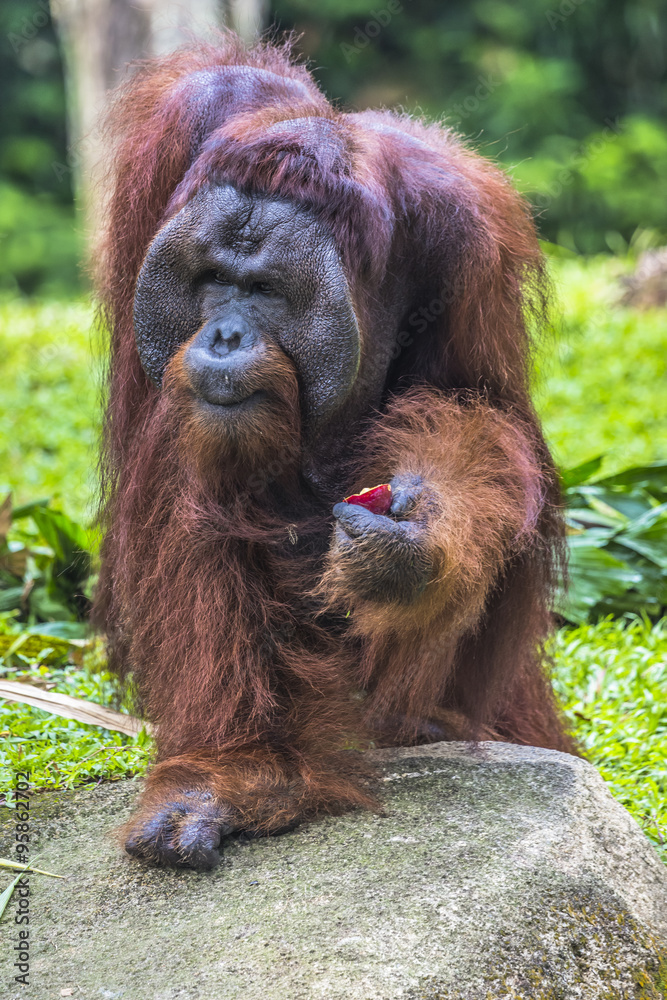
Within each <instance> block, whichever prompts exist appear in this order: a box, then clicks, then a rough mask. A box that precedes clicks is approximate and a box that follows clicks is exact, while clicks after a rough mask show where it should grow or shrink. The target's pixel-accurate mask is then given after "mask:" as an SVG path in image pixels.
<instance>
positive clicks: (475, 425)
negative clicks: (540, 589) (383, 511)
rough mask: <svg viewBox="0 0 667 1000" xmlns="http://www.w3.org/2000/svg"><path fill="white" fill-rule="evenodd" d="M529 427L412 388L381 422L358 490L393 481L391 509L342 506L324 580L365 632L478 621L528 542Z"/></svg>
mask: <svg viewBox="0 0 667 1000" xmlns="http://www.w3.org/2000/svg"><path fill="white" fill-rule="evenodd" d="M529 435H530V431H529V430H528V429H527V428H525V425H524V424H522V423H521V422H520V421H518V420H517V419H513V417H512V415H511V414H507V413H502V412H500V411H498V410H496V409H494V408H492V407H491V406H489V405H487V404H485V403H480V402H476V403H468V402H463V403H462V402H458V401H457V400H455V399H451V398H448V397H446V396H444V395H443V394H442V393H439V392H437V391H436V390H425V389H421V390H413V391H411V392H410V393H408V394H406V395H405V396H404V397H402V398H400V399H399V400H398V401H397V402H394V403H393V404H392V406H391V407H390V408H389V411H388V413H387V414H386V415H384V416H382V417H381V418H379V420H378V423H377V425H376V427H375V428H374V430H373V432H372V434H371V435H369V437H370V439H371V442H372V443H371V453H370V455H368V456H367V460H366V461H365V464H364V471H363V474H362V478H363V482H360V483H359V486H374V485H376V484H377V483H380V482H387V481H389V482H390V483H391V486H392V492H393V498H394V499H393V503H392V508H391V510H390V513H389V515H388V516H384V515H380V514H373V513H371V512H370V511H368V510H366V509H365V508H363V507H358V506H352V505H350V504H345V503H339V504H336V506H335V507H334V515H335V517H336V526H335V534H334V538H333V540H332V545H331V549H330V552H329V556H328V563H327V568H326V571H325V574H324V577H323V581H322V586H323V590H324V592H325V593H326V595H327V598H328V600H329V602H330V603H331V604H334V605H336V606H338V607H345V608H347V609H348V610H350V611H351V613H352V616H353V620H354V624H355V627H356V629H357V630H358V631H360V632H362V633H372V632H375V633H378V632H384V633H391V632H400V631H402V630H404V629H406V628H407V629H408V630H413V629H414V628H415V627H417V628H419V627H420V626H423V627H428V624H429V623H430V622H431V621H432V619H433V618H434V617H436V616H437V617H439V618H442V617H443V616H444V617H445V618H446V619H447V621H448V624H449V626H450V627H452V628H455V629H456V630H457V631H458V630H460V629H461V628H466V627H470V626H473V625H474V624H475V622H476V620H477V619H478V618H479V616H480V615H481V613H482V611H483V608H484V604H485V601H486V598H487V595H488V593H489V591H490V589H491V588H492V587H493V585H494V583H495V582H496V580H497V578H498V575H499V572H500V571H501V570H502V568H503V566H504V564H505V563H506V561H507V559H508V558H509V557H510V556H511V555H512V554H513V553H515V552H517V551H519V550H521V549H522V548H524V547H525V546H526V545H527V544H530V542H531V539H534V538H535V535H534V530H535V526H536V523H537V520H538V518H539V515H540V511H541V508H542V504H543V497H544V492H545V484H544V479H543V475H542V472H541V470H540V467H539V464H538V462H537V460H536V458H535V454H534V449H533V446H532V444H531V441H530V437H529Z"/></svg>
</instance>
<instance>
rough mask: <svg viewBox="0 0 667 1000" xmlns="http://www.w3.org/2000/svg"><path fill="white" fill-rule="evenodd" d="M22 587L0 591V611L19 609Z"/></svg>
mask: <svg viewBox="0 0 667 1000" xmlns="http://www.w3.org/2000/svg"><path fill="white" fill-rule="evenodd" d="M22 597H23V587H7V588H6V589H4V590H0V611H14V609H15V608H20V607H21V598H22Z"/></svg>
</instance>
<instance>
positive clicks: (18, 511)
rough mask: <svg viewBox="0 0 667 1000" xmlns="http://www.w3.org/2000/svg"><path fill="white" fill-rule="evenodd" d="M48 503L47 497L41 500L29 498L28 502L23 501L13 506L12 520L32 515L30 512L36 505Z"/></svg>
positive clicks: (35, 508) (43, 505)
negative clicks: (19, 504) (20, 504)
mask: <svg viewBox="0 0 667 1000" xmlns="http://www.w3.org/2000/svg"><path fill="white" fill-rule="evenodd" d="M49 503H50V499H49V497H46V498H44V499H42V500H31V501H30V503H24V504H22V506H20V507H14V508H13V509H12V521H18V520H19V519H20V518H22V517H32V514H33V513H34V511H35V510H37V508H38V507H47V506H48V504H49Z"/></svg>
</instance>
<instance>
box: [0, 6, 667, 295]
mask: <svg viewBox="0 0 667 1000" xmlns="http://www.w3.org/2000/svg"><path fill="white" fill-rule="evenodd" d="M47 11H48V5H47V3H46V0H3V3H2V5H0V87H1V88H2V93H3V98H4V108H3V111H4V114H3V117H2V120H1V121H0V246H1V247H2V248H3V251H4V252H3V254H2V257H1V258H0V290H1V289H3V288H5V289H9V290H11V291H14V292H16V291H18V292H21V293H23V294H32V293H34V292H39V293H40V294H43V295H49V294H59V293H63V292H68V293H70V292H72V291H74V290H76V288H77V287H78V286H79V285H80V277H79V274H78V269H77V259H78V256H79V253H80V248H81V245H82V241H81V238H80V234H78V233H77V232H76V228H75V226H74V221H75V217H74V212H73V208H72V190H71V181H72V177H71V171H70V170H69V168H68V166H67V162H68V161H67V153H66V128H65V91H64V84H63V71H62V64H61V58H60V54H59V49H58V44H57V38H56V36H55V33H54V30H53V26H52V24H51V22H50V20H49V17H48V13H47ZM271 18H272V20H273V22H274V24H275V25H276V27H277V28H279V29H281V30H291V29H295V30H296V32H297V33H301V35H302V37H301V40H300V41H299V43H298V46H297V47H298V49H299V50H300V51H301V52H303V53H304V54H305V55H306V56H307V57H308V58H309V59H310V60H311V66H312V68H313V71H314V73H315V76H316V77H317V78H318V80H319V81H320V82H321V84H322V85H323V86H324V88H325V90H326V92H327V93H328V94H329V96H330V97H332V98H333V99H335V100H339V101H341V102H342V103H344V104H346V105H349V106H352V107H366V106H369V105H388V106H396V105H398V106H402V107H404V108H405V109H406V110H407V111H410V112H417V113H424V114H425V115H427V116H428V117H430V118H437V119H440V118H444V120H445V121H446V122H447V123H448V124H449V125H451V126H452V127H453V128H455V129H457V130H459V131H461V132H462V133H463V134H464V135H465V136H467V137H469V138H470V139H471V141H472V142H473V143H474V145H476V146H477V148H479V149H480V150H481V151H482V152H483V153H485V154H486V155H489V156H492V157H496V158H498V159H499V160H500V162H501V163H503V164H504V165H505V166H506V167H507V168H508V169H509V170H510V171H511V172H512V174H513V176H514V178H515V180H516V182H517V184H518V186H519V187H520V189H521V190H523V191H524V192H525V193H526V194H527V195H528V197H529V198H530V199H531V201H532V203H533V205H534V207H535V212H536V216H537V218H538V223H539V227H540V230H541V233H542V235H543V236H544V237H545V238H546V239H548V240H549V241H551V242H554V243H559V244H561V245H563V246H566V247H569V248H571V249H573V250H576V251H578V252H583V253H593V252H598V251H608V250H612V251H614V252H615V253H619V252H623V251H625V250H626V248H627V247H628V246H632V245H633V241H634V242H636V240H637V239H638V238H639V239H641V240H644V242H646V241H647V240H648V241H649V242H654V243H655V242H659V241H664V240H665V239H667V199H665V197H664V193H663V188H664V178H665V176H666V175H667V126H666V125H665V122H664V112H665V106H666V103H667V102H666V95H667V83H666V82H665V68H666V67H667V49H666V48H665V45H664V38H665V35H666V34H667V6H666V5H665V4H664V3H663V2H662V0H637V2H623V0H517V2H514V3H508V2H503V0H475V2H473V3H467V2H466V0H450V2H448V3H447V4H441V3H438V2H437V0H410V2H409V3H408V2H407V0H376V2H374V0H320V2H319V3H318V4H313V3H311V2H310V0H274V2H273V4H272V5H271Z"/></svg>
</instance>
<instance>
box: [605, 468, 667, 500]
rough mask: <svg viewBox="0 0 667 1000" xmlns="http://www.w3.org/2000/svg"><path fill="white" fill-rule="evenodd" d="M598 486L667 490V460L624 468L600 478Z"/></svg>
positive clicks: (653, 491) (651, 490)
mask: <svg viewBox="0 0 667 1000" xmlns="http://www.w3.org/2000/svg"><path fill="white" fill-rule="evenodd" d="M595 485H596V486H606V487H614V486H642V487H644V489H647V490H649V491H650V492H651V493H652V494H654V493H658V494H660V493H665V492H667V462H652V463H651V464H650V465H637V466H633V467H632V468H630V469H624V471H623V472H618V473H617V474H616V475H615V476H607V477H606V478H604V479H598V481H597V483H596V484H595Z"/></svg>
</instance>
